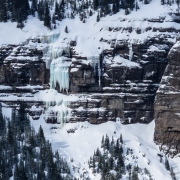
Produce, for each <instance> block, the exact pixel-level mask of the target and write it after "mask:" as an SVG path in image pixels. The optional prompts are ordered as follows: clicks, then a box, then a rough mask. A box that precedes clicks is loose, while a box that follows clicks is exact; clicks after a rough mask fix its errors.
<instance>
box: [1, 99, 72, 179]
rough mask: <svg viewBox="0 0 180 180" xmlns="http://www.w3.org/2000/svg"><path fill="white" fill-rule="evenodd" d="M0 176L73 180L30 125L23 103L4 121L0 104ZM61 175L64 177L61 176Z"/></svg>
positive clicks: (64, 164) (41, 130)
mask: <svg viewBox="0 0 180 180" xmlns="http://www.w3.org/2000/svg"><path fill="white" fill-rule="evenodd" d="M0 147H1V148H0V173H1V175H2V179H3V180H9V178H10V177H12V176H13V179H14V180H72V179H74V178H73V177H72V175H71V173H70V168H69V166H68V164H67V162H66V161H65V160H64V159H62V158H61V157H60V156H59V153H58V151H56V152H55V153H53V151H52V147H51V144H50V143H49V141H47V140H46V139H45V137H44V132H43V129H42V127H41V126H40V128H39V131H38V133H36V132H35V130H34V128H33V127H32V126H31V125H30V120H29V118H28V116H27V114H26V111H25V106H24V103H23V102H22V103H21V104H20V107H19V110H15V109H13V110H12V117H11V120H10V119H7V118H6V117H3V115H2V107H1V104H0ZM62 174H63V175H62Z"/></svg>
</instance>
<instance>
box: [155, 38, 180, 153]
mask: <svg viewBox="0 0 180 180" xmlns="http://www.w3.org/2000/svg"><path fill="white" fill-rule="evenodd" d="M179 77H180V41H177V43H176V44H175V45H174V46H173V47H172V49H171V50H170V52H169V55H168V65H167V67H166V69H165V72H164V75H163V77H162V80H161V83H160V86H159V89H158V91H157V94H156V100H155V106H154V110H155V119H156V120H155V122H156V127H155V134H154V139H155V141H156V142H157V143H159V144H160V145H161V149H163V150H164V151H165V152H167V153H170V154H171V155H172V156H173V155H175V154H177V153H179V152H180V108H179V107H180V98H179V96H180V78H179Z"/></svg>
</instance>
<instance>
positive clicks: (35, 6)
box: [31, 0, 37, 16]
mask: <svg viewBox="0 0 180 180" xmlns="http://www.w3.org/2000/svg"><path fill="white" fill-rule="evenodd" d="M36 11H37V0H32V4H31V14H32V15H33V16H35V12H36Z"/></svg>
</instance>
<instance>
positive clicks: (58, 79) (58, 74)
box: [50, 57, 70, 91]
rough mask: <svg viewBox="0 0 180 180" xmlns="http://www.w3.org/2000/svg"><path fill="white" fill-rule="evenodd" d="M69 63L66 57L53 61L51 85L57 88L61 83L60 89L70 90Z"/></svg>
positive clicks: (52, 87)
mask: <svg viewBox="0 0 180 180" xmlns="http://www.w3.org/2000/svg"><path fill="white" fill-rule="evenodd" d="M69 65H70V63H69V62H67V61H65V58H64V57H60V58H58V59H56V60H54V61H52V63H51V65H50V87H51V89H55V87H56V84H57V83H58V84H59V87H60V91H64V90H65V91H68V89H69Z"/></svg>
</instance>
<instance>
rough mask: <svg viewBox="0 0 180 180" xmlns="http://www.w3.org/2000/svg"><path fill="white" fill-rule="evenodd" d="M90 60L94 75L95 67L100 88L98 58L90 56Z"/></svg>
mask: <svg viewBox="0 0 180 180" xmlns="http://www.w3.org/2000/svg"><path fill="white" fill-rule="evenodd" d="M90 59H91V65H92V66H93V68H94V73H96V66H97V70H98V78H99V80H98V82H99V86H101V66H100V59H99V56H98V57H97V56H96V57H95V56H92V57H90Z"/></svg>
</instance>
